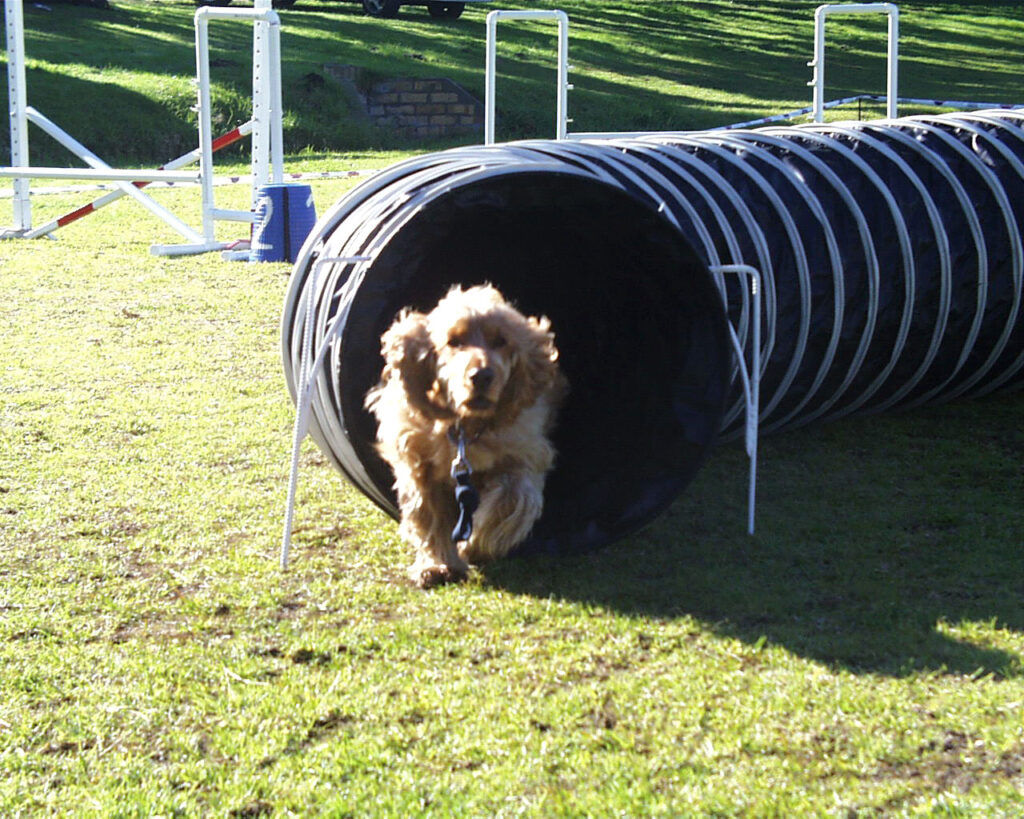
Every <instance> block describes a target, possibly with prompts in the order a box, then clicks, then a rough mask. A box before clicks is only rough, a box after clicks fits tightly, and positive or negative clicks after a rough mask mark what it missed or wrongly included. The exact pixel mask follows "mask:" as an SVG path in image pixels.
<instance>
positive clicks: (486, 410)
mask: <svg viewBox="0 0 1024 819" xmlns="http://www.w3.org/2000/svg"><path fill="white" fill-rule="evenodd" d="M382 350H383V354H384V358H385V362H386V364H385V368H384V377H385V379H387V378H389V377H395V376H397V377H399V378H401V380H402V383H403V386H404V387H405V391H406V394H407V397H408V401H409V404H410V405H411V406H413V407H415V408H416V409H417V410H418V411H419V412H421V413H423V414H425V415H426V416H428V417H430V418H441V419H445V418H449V419H462V420H468V419H475V420H477V421H482V422H489V423H492V424H495V425H500V424H502V423H508V422H511V421H512V420H514V419H515V418H516V416H518V415H519V413H520V412H521V411H522V410H523V409H524V408H526V407H528V406H530V405H532V404H534V403H535V402H536V401H537V399H538V398H539V397H540V396H541V395H542V394H543V393H544V392H545V391H546V390H548V389H550V388H551V386H552V385H553V384H554V382H555V379H556V378H557V373H558V369H557V366H558V365H557V363H556V362H557V360H558V351H557V350H556V348H555V339H554V334H553V333H552V332H551V324H550V322H549V321H548V320H547V319H546V318H533V317H529V318H528V317H526V316H523V315H522V314H521V313H519V312H518V311H517V310H516V309H515V308H513V307H512V306H511V305H510V304H508V302H506V301H505V299H504V298H503V297H502V295H501V293H500V292H498V290H497V289H495V288H494V287H492V286H490V285H482V286H477V287H470V288H468V289H465V290H463V289H462V288H460V287H454V288H452V289H451V290H450V291H449V292H448V294H447V295H446V296H445V297H444V298H443V299H441V301H440V302H438V304H437V306H436V307H435V308H434V309H433V310H431V311H430V313H418V312H414V311H409V310H407V311H404V312H403V313H402V314H401V315H400V316H399V317H398V319H397V320H396V321H395V323H394V324H393V325H392V326H391V328H390V329H389V330H388V331H387V332H386V333H385V334H384V336H383V339H382Z"/></svg>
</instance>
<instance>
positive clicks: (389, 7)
mask: <svg viewBox="0 0 1024 819" xmlns="http://www.w3.org/2000/svg"><path fill="white" fill-rule="evenodd" d="M401 5H402V3H401V0H363V11H365V12H366V13H367V14H369V15H370V16H371V17H397V16H398V7H399V6H401Z"/></svg>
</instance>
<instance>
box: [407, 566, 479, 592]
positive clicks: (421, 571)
mask: <svg viewBox="0 0 1024 819" xmlns="http://www.w3.org/2000/svg"><path fill="white" fill-rule="evenodd" d="M467 576H468V575H467V572H466V570H465V569H461V568H458V567H456V566H444V565H433V566H422V565H419V564H417V565H415V566H413V567H412V568H411V569H410V570H409V577H410V578H411V579H412V582H413V583H415V584H416V585H417V586H419V587H420V588H421V589H432V588H434V587H435V586H443V585H445V584H446V583H461V582H462V581H463V580H465V579H466V577H467Z"/></svg>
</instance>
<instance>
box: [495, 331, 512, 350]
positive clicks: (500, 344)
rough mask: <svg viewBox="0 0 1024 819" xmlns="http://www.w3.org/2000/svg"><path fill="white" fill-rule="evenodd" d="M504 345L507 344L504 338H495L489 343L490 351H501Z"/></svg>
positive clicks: (499, 336) (498, 336)
mask: <svg viewBox="0 0 1024 819" xmlns="http://www.w3.org/2000/svg"><path fill="white" fill-rule="evenodd" d="M506 344H508V341H506V340H505V336H502V335H497V336H495V337H494V339H493V340H492V341H491V347H492V349H495V350H498V349H501V348H502V347H504V346H505V345H506Z"/></svg>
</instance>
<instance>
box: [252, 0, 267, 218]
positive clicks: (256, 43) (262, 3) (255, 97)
mask: <svg viewBox="0 0 1024 819" xmlns="http://www.w3.org/2000/svg"><path fill="white" fill-rule="evenodd" d="M269 8H270V0H254V2H253V9H255V10H257V11H265V10H267V9H269ZM269 28H270V26H269V24H268V23H267V22H266V20H259V19H258V20H255V21H254V22H253V26H252V118H253V120H254V121H255V123H256V128H255V130H254V131H253V133H252V162H251V169H252V171H251V172H252V201H251V203H250V207H251V208H252V209H253V210H255V209H256V191H258V190H259V188H260V187H261V186H262V185H265V184H267V182H268V181H269V168H268V162H269V160H270V140H271V134H270V129H269V127H268V126H269V124H270V98H269V97H270V93H269V89H268V87H267V86H268V80H269V78H270V77H269V72H268V66H267V65H266V60H267V58H268V56H269V55H268V53H267V52H268V50H269V48H270V43H269V37H268V29H269Z"/></svg>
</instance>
